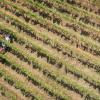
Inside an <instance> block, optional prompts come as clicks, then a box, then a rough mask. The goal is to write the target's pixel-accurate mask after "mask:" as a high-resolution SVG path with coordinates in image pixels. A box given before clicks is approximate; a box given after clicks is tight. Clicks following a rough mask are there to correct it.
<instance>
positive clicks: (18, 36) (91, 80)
mask: <svg viewBox="0 0 100 100" xmlns="http://www.w3.org/2000/svg"><path fill="white" fill-rule="evenodd" d="M6 28H7V27H6ZM12 29H13V28H12ZM5 32H7V34H10V35H12V36H13V37H14V38H15V39H16V41H18V42H19V43H23V44H26V45H27V46H28V47H30V48H31V49H33V50H36V51H37V52H38V55H41V56H43V57H46V58H47V60H48V62H49V63H51V64H55V63H57V64H58V65H64V66H65V68H66V70H67V71H70V72H71V73H73V74H74V75H76V76H78V77H82V78H83V79H84V80H86V81H88V82H89V83H91V84H92V85H94V86H96V87H98V88H100V81H99V80H98V79H96V78H95V76H94V77H91V76H88V75H86V73H84V72H82V70H81V69H79V68H78V67H76V66H74V65H71V64H70V63H68V62H66V61H64V59H62V58H60V57H59V55H57V54H56V55H55V54H54V53H53V52H50V51H48V50H46V49H44V48H43V47H42V46H40V45H37V44H36V43H34V42H35V41H34V42H33V41H32V40H31V39H30V38H29V37H27V35H24V37H23V35H21V33H17V32H14V31H11V30H9V29H5ZM28 38H29V39H28Z"/></svg>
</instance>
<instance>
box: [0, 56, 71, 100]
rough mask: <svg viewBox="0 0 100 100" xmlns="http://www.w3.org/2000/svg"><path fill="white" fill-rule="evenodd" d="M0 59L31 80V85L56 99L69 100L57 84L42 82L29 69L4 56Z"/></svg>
mask: <svg viewBox="0 0 100 100" xmlns="http://www.w3.org/2000/svg"><path fill="white" fill-rule="evenodd" d="M0 58H1V59H3V60H5V63H9V65H10V66H11V67H12V69H14V70H17V72H19V73H21V74H23V75H24V76H26V77H27V78H28V80H32V82H33V83H35V84H37V85H39V86H40V87H41V88H44V90H46V91H48V92H49V93H50V94H52V95H54V96H56V98H59V99H64V100H71V98H70V97H69V96H68V94H67V93H66V94H67V95H65V94H64V92H65V91H64V90H63V89H62V91H60V90H59V89H60V88H59V87H58V86H57V84H56V85H55V84H51V82H50V83H49V81H48V82H47V81H44V80H42V79H41V78H40V77H39V76H38V75H36V73H32V71H30V69H28V68H27V67H26V68H25V67H22V66H21V65H19V64H17V63H16V61H14V60H9V58H7V56H6V55H0Z"/></svg>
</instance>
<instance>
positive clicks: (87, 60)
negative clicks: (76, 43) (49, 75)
mask: <svg viewBox="0 0 100 100" xmlns="http://www.w3.org/2000/svg"><path fill="white" fill-rule="evenodd" d="M7 17H9V16H7ZM10 19H12V21H13V18H10ZM13 24H15V25H16V26H18V27H21V29H23V30H24V31H27V32H28V34H30V35H34V36H36V37H39V38H40V36H42V39H43V41H45V42H46V43H48V44H50V45H51V46H52V47H55V48H57V49H60V50H62V51H63V53H66V54H68V55H70V56H71V57H74V58H76V59H78V60H79V61H81V62H83V63H84V64H87V65H88V66H89V67H93V68H95V69H96V70H97V71H99V69H100V60H99V59H95V58H94V57H92V56H91V55H90V54H88V53H85V52H82V51H78V50H77V49H75V48H72V47H70V46H69V45H64V44H61V43H60V42H59V41H57V40H56V39H51V38H50V37H48V36H47V35H46V34H43V33H38V32H37V31H35V30H34V29H33V28H32V27H31V26H30V24H27V23H25V22H23V21H20V20H17V19H16V20H14V22H13ZM1 27H2V25H1ZM63 49H65V50H63Z"/></svg>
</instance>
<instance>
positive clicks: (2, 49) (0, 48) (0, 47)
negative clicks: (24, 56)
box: [0, 35, 12, 53]
mask: <svg viewBox="0 0 100 100" xmlns="http://www.w3.org/2000/svg"><path fill="white" fill-rule="evenodd" d="M3 39H5V40H6V41H7V42H9V43H10V42H12V38H11V36H10V35H4V36H3V35H0V53H5V52H6V51H8V50H9V47H7V46H6V45H5V44H4V43H3V42H2V40H3Z"/></svg>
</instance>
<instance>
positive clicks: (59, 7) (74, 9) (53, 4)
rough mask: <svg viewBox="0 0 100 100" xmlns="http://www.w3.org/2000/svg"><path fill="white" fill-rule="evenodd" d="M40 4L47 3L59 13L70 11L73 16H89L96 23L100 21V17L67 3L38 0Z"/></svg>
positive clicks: (57, 0) (59, 0)
mask: <svg viewBox="0 0 100 100" xmlns="http://www.w3.org/2000/svg"><path fill="white" fill-rule="evenodd" d="M37 1H39V2H45V3H46V4H47V5H48V6H49V5H50V6H51V7H55V8H56V9H57V10H59V11H69V12H70V13H71V14H74V15H78V16H79V17H80V16H88V17H89V18H94V19H95V22H96V21H100V16H98V15H96V14H94V13H91V12H88V11H86V10H84V9H81V8H78V7H75V6H73V5H70V4H68V3H67V2H62V1H61V0H55V1H53V0H49V1H48V0H37ZM62 5H63V6H62Z"/></svg>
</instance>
